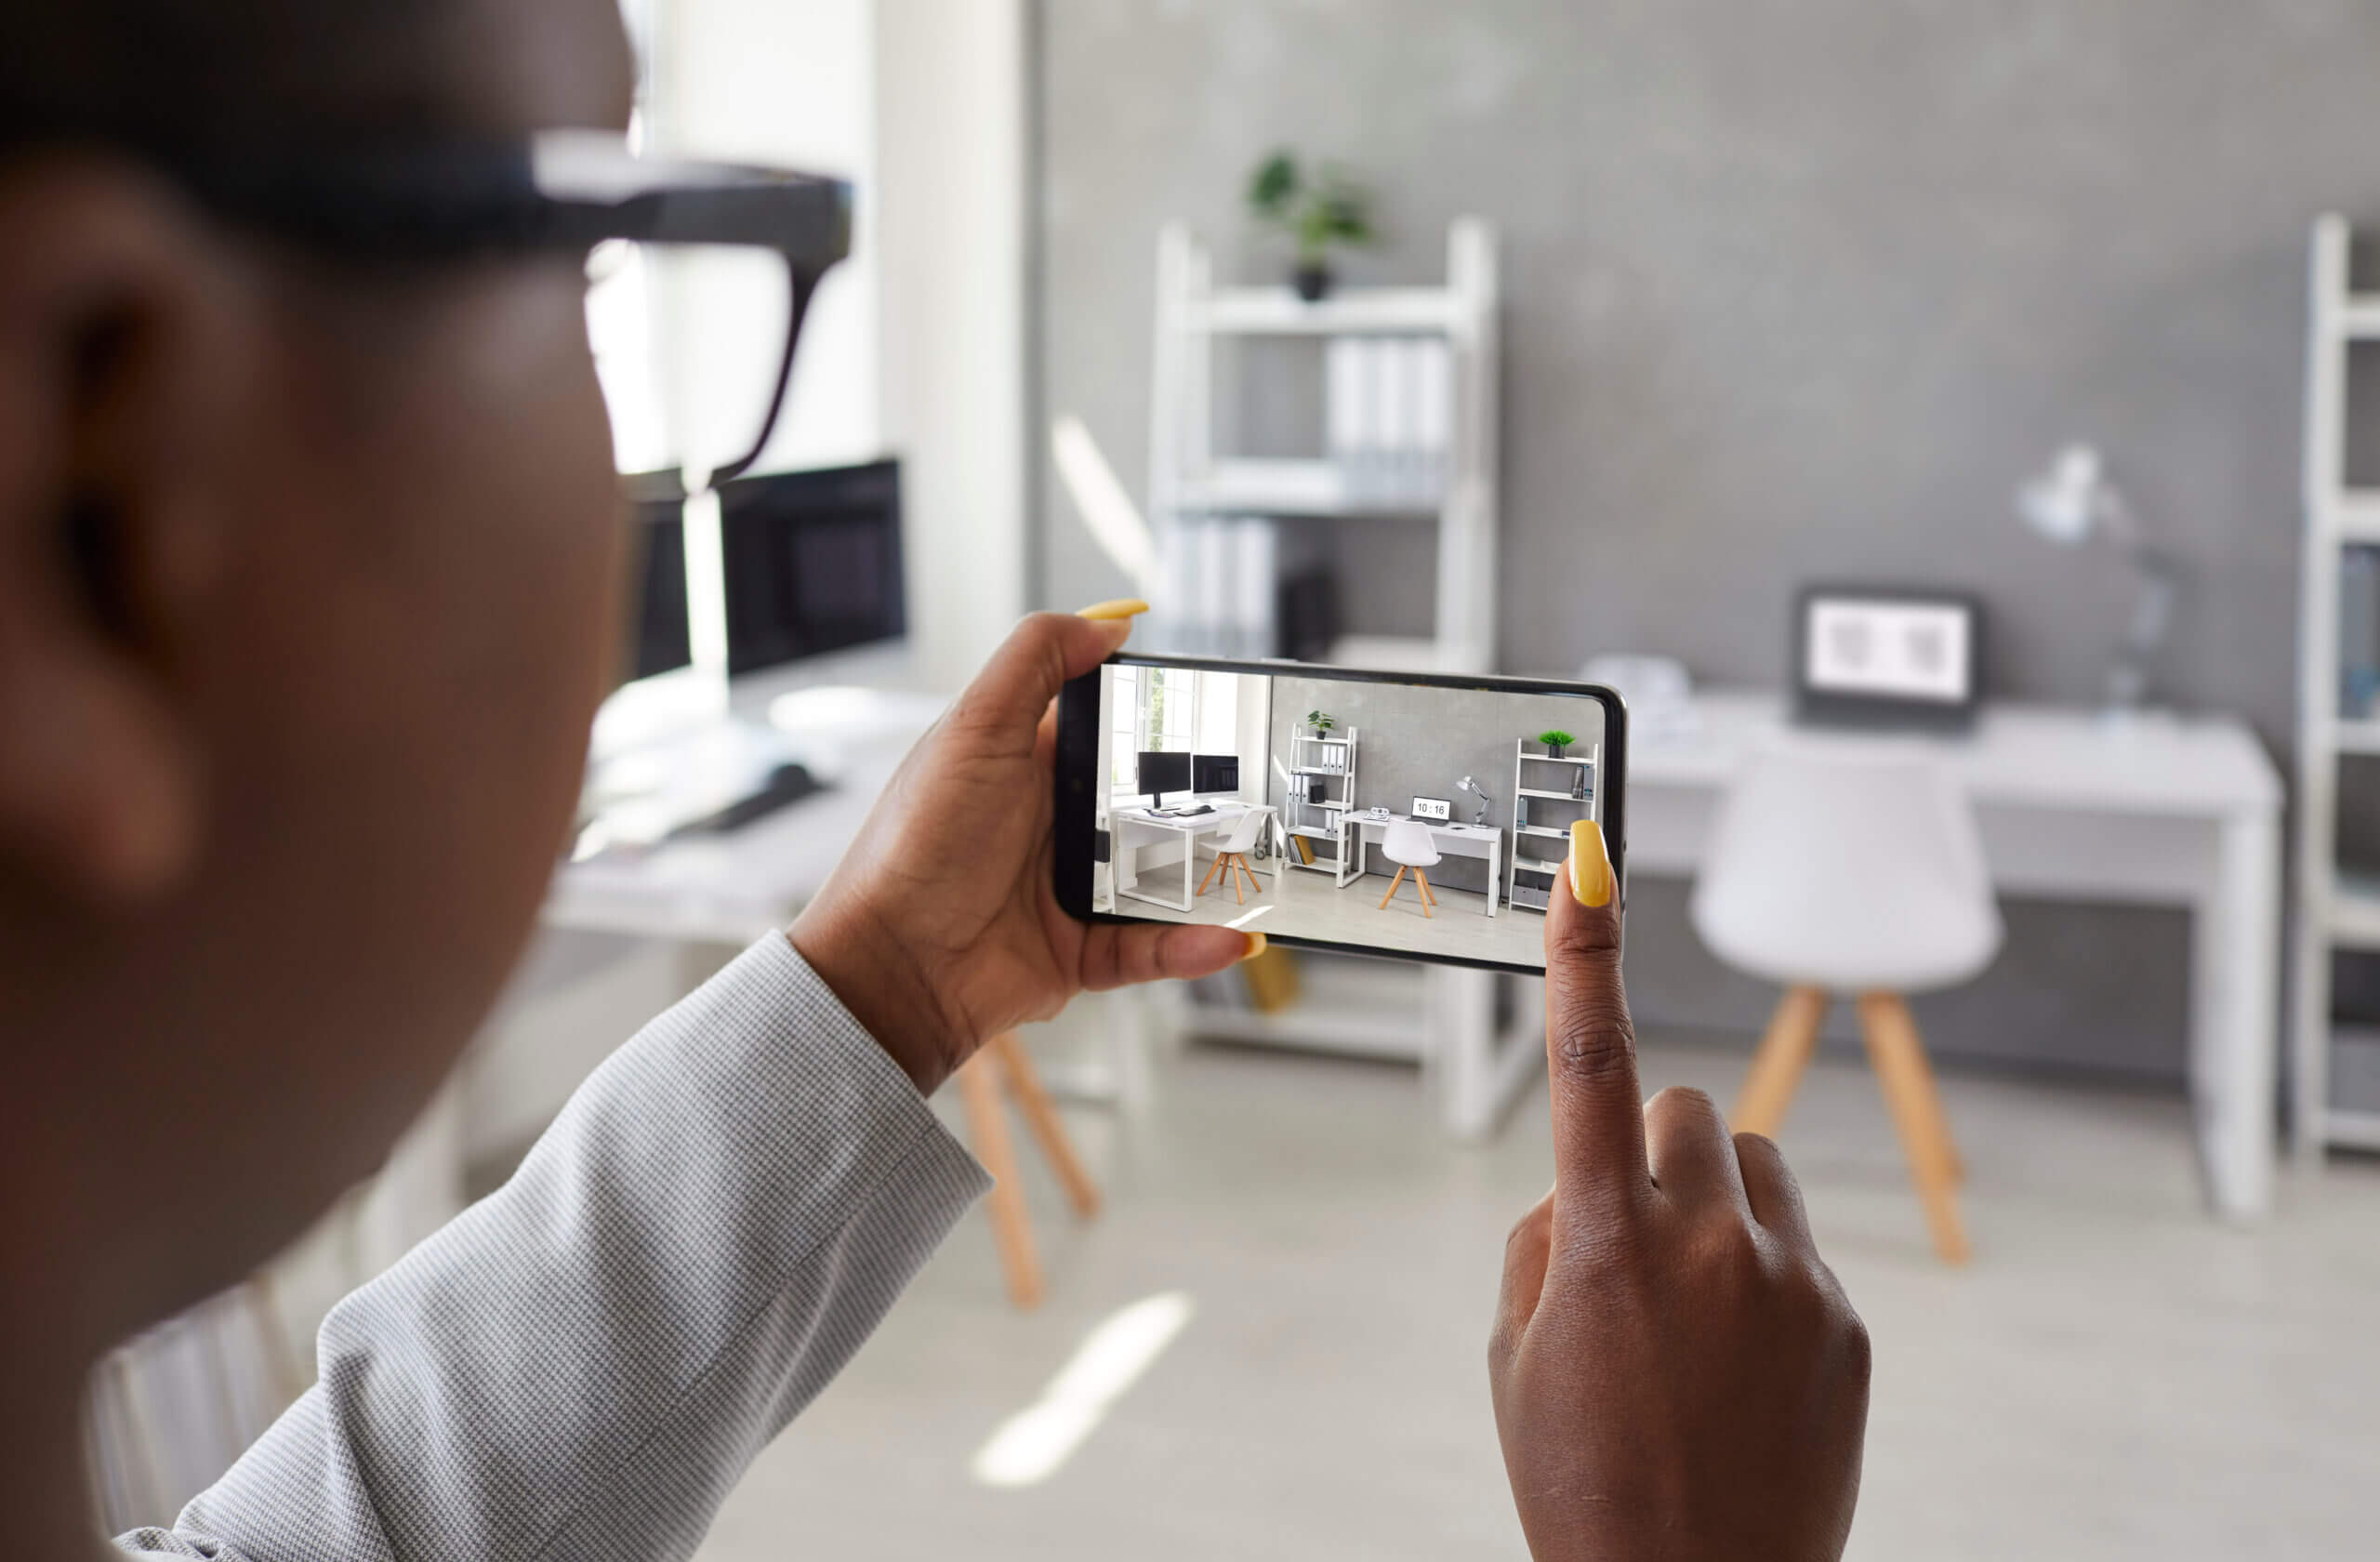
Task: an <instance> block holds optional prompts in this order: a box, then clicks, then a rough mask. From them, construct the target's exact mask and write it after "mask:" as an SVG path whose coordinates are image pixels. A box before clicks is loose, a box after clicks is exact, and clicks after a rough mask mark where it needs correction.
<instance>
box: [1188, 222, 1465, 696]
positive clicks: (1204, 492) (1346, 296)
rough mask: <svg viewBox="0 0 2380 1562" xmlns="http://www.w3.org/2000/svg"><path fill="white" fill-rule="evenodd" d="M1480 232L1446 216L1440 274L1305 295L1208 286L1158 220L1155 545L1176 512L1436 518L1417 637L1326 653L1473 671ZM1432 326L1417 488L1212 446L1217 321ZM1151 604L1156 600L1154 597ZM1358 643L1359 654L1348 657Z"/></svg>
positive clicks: (1237, 332) (1221, 333) (1348, 662)
mask: <svg viewBox="0 0 2380 1562" xmlns="http://www.w3.org/2000/svg"><path fill="white" fill-rule="evenodd" d="M1496 289H1497V284H1496V239H1495V232H1494V231H1493V230H1492V229H1491V228H1490V227H1489V226H1488V223H1487V222H1485V221H1483V220H1482V219H1480V218H1469V217H1467V218H1459V219H1457V220H1456V221H1455V222H1454V223H1453V224H1452V225H1451V226H1450V227H1449V228H1448V232H1447V285H1445V286H1444V287H1368V288H1346V289H1342V290H1341V291H1339V292H1337V293H1334V294H1332V295H1331V296H1329V298H1322V299H1320V300H1318V301H1316V302H1314V303H1308V302H1306V301H1305V300H1304V299H1302V298H1299V297H1298V296H1297V295H1296V293H1294V292H1292V291H1291V290H1290V289H1289V288H1287V287H1221V288H1219V287H1217V286H1215V285H1214V276H1213V266H1212V263H1211V261H1210V258H1209V257H1208V254H1207V251H1206V250H1205V248H1204V247H1202V246H1201V245H1199V244H1198V242H1197V240H1196V239H1194V238H1193V237H1192V236H1191V234H1190V231H1189V229H1187V228H1186V227H1184V226H1183V225H1182V224H1180V223H1171V224H1169V225H1168V226H1167V227H1166V228H1165V230H1164V232H1162V233H1160V234H1159V235H1158V239H1157V351H1156V355H1155V369H1154V378H1153V384H1152V386H1151V396H1150V403H1149V404H1150V426H1149V520H1150V524H1151V525H1152V526H1153V527H1154V528H1155V529H1156V531H1157V539H1158V549H1157V550H1158V556H1159V557H1160V558H1170V557H1172V556H1173V554H1172V552H1171V549H1170V547H1169V544H1168V540H1167V539H1168V535H1169V533H1170V530H1171V529H1172V528H1173V527H1175V526H1177V525H1178V524H1179V523H1181V521H1182V519H1183V517H1184V516H1188V515H1196V514H1232V515H1262V516H1308V517H1326V518H1338V519H1341V520H1344V521H1346V522H1348V523H1351V524H1358V525H1360V524H1363V523H1367V522H1376V521H1378V520H1380V519H1382V518H1383V517H1392V516H1407V517H1412V516H1429V517H1435V520H1436V523H1437V539H1436V560H1437V581H1436V589H1435V598H1434V602H1435V607H1434V622H1433V625H1432V630H1431V633H1430V634H1429V635H1428V636H1426V637H1401V636H1400V637H1382V636H1367V637H1363V638H1361V639H1360V640H1355V641H1352V642H1348V643H1346V644H1345V645H1342V647H1339V648H1337V649H1335V650H1334V653H1333V656H1332V659H1333V660H1334V661H1338V662H1339V663H1341V665H1342V666H1356V665H1361V666H1371V667H1379V666H1383V665H1386V666H1389V667H1390V668H1391V670H1397V671H1427V670H1439V671H1448V672H1487V671H1489V670H1491V668H1492V667H1493V665H1494V660H1495V645H1496V459H1497V457H1496V427H1497V425H1496V374H1497V370H1496ZM1406 336H1435V337H1443V338H1445V339H1446V342H1447V344H1448V349H1449V356H1450V365H1451V369H1452V385H1451V391H1452V398H1451V408H1450V411H1451V414H1452V418H1451V425H1450V427H1449V428H1448V430H1447V433H1448V448H1447V469H1446V477H1445V480H1444V482H1443V483H1440V484H1439V485H1438V491H1437V493H1436V495H1435V497H1434V498H1433V499H1430V500H1428V501H1423V500H1421V499H1417V498H1410V497H1408V498H1383V497H1382V496H1379V495H1377V494H1373V493H1369V492H1367V491H1366V489H1365V487H1364V485H1363V484H1361V483H1357V482H1356V481H1355V479H1354V474H1352V473H1351V472H1349V471H1348V470H1344V469H1342V467H1341V466H1340V465H1339V464H1338V463H1337V462H1335V461H1332V460H1330V459H1328V458H1317V459H1303V460H1299V459H1290V460H1282V459H1256V458H1250V457H1235V456H1231V455H1228V454H1219V453H1218V452H1217V451H1216V449H1215V434H1214V423H1215V376H1214V359H1215V344H1216V342H1217V340H1218V339H1219V338H1227V337H1326V338H1327V337H1406ZM1159 605H1160V607H1162V605H1163V604H1162V603H1160V604H1159ZM1359 658H1360V659H1359Z"/></svg>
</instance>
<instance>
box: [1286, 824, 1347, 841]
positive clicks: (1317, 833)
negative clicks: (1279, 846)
mask: <svg viewBox="0 0 2380 1562" xmlns="http://www.w3.org/2000/svg"><path fill="white" fill-rule="evenodd" d="M1289 833H1290V834H1291V835H1302V836H1304V837H1305V838H1306V839H1307V840H1308V841H1336V840H1338V839H1339V832H1338V831H1337V830H1336V829H1332V828H1329V827H1325V826H1322V825H1291V826H1290V827H1289Z"/></svg>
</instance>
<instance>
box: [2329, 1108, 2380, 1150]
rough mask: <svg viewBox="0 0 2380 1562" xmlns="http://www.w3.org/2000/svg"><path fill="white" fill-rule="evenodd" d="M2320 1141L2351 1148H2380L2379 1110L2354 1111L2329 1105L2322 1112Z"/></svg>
mask: <svg viewBox="0 0 2380 1562" xmlns="http://www.w3.org/2000/svg"><path fill="white" fill-rule="evenodd" d="M2321 1142H2322V1143H2323V1144H2325V1145H2346V1146H2347V1148H2349V1149H2351V1150H2380V1112H2356V1111H2350V1110H2348V1109H2347V1108H2346V1107H2343V1106H2331V1107H2326V1108H2324V1110H2323V1112H2322V1134H2321Z"/></svg>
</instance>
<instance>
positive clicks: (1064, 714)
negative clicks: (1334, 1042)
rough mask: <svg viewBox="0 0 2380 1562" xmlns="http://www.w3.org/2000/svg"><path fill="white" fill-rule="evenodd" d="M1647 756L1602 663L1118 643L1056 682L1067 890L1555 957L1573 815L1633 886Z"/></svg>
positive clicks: (1327, 933) (1289, 932)
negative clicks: (1433, 663)
mask: <svg viewBox="0 0 2380 1562" xmlns="http://www.w3.org/2000/svg"><path fill="white" fill-rule="evenodd" d="M1627 774H1628V711H1627V708H1626V706H1625V705H1623V704H1622V703H1621V701H1620V696H1619V695H1618V694H1616V693H1614V692H1613V691H1612V690H1610V689H1608V688H1605V687H1603V686H1601V685H1599V684H1593V683H1562V682H1548V681H1546V680H1542V679H1534V678H1488V677H1459V676H1452V675H1447V674H1437V673H1413V672H1361V671H1355V670H1352V669H1348V668H1316V667H1306V666H1302V665H1297V664H1292V663H1274V662H1226V661H1209V660H1203V659H1199V658H1196V657H1183V656H1140V655H1119V656H1117V657H1115V658H1114V659H1113V660H1110V661H1108V662H1106V663H1104V665H1102V666H1101V667H1099V668H1096V669H1095V670H1093V671H1091V672H1090V673H1088V674H1086V675H1084V676H1083V677H1081V678H1078V679H1076V680H1075V681H1073V682H1070V683H1068V684H1067V685H1066V687H1065V691H1064V694H1063V695H1061V696H1060V698H1059V702H1058V735H1057V777H1056V785H1057V841H1056V851H1055V853H1054V858H1055V865H1056V866H1055V872H1056V875H1057V882H1056V891H1057V897H1058V904H1059V905H1060V906H1061V907H1064V909H1065V911H1066V912H1067V914H1068V915H1070V916H1073V917H1075V918H1077V919H1078V920H1083V921H1095V922H1115V921H1145V922H1219V923H1223V924H1225V925H1228V926H1231V927H1236V928H1243V929H1247V930H1249V931H1251V932H1261V933H1264V934H1265V935H1266V936H1267V937H1268V938H1270V939H1271V940H1272V941H1273V942H1275V943H1278V944H1285V945H1290V946H1302V947H1309V948H1316V949H1336V950H1342V951H1345V952H1349V953H1355V954H1371V955H1395V956H1399V957H1402V958H1405V959H1409V960H1433V961H1436V962H1439V963H1441V964H1447V965H1465V966H1474V967H1481V968H1484V969H1487V970H1491V971H1512V972H1519V973H1527V974H1538V973H1542V972H1543V971H1544V969H1545V924H1544V920H1543V914H1544V910H1545V907H1546V903H1547V899H1548V897H1549V896H1550V895H1553V894H1556V893H1561V894H1567V893H1568V885H1567V880H1566V878H1565V876H1564V873H1565V870H1564V867H1563V861H1564V858H1565V856H1566V855H1567V853H1568V851H1569V844H1570V826H1571V823H1572V821H1574V820H1578V819H1593V820H1594V821H1595V822H1596V824H1597V825H1598V826H1600V827H1601V828H1602V831H1603V837H1604V841H1605V843H1606V850H1607V851H1608V852H1609V853H1610V854H1611V861H1612V869H1613V873H1614V877H1615V879H1616V880H1617V881H1618V883H1619V885H1620V890H1621V893H1622V894H1623V895H1624V894H1625V891H1626V885H1627V882H1628V880H1627V872H1626V866H1627V858H1626V851H1627V846H1626V842H1627V839H1628V835H1627V827H1626V826H1627V798H1626V780H1627Z"/></svg>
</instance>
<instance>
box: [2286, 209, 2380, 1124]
mask: <svg viewBox="0 0 2380 1562" xmlns="http://www.w3.org/2000/svg"><path fill="white" fill-rule="evenodd" d="M2353 242H2354V233H2353V232H2352V231H2351V230H2350V229H2349V227H2348V226H2347V219H2346V218H2342V217H2339V216H2336V215H2331V216H2326V217H2323V218H2319V219H2317V220H2316V222H2315V224H2314V234H2313V255H2312V261H2311V277H2310V280H2311V286H2312V298H2311V300H2310V307H2309V309H2308V310H2307V343H2306V436H2305V439H2306V443H2305V460H2306V477H2305V486H2306V493H2305V503H2306V546H2305V559H2304V576H2303V594H2302V597H2301V599H2300V601H2299V603H2298V629H2299V635H2300V639H2299V642H2298V658H2297V684H2298V689H2297V693H2298V712H2297V734H2298V737H2297V778H2298V787H2299V794H2298V825H2297V852H2298V855H2297V907H2296V911H2297V916H2296V927H2297V940H2296V951H2295V954H2296V960H2297V971H2296V991H2295V993H2294V995H2293V996H2294V1003H2293V1005H2292V1014H2291V1026H2292V1029H2293V1032H2294V1034H2293V1036H2292V1039H2291V1041H2292V1053H2293V1061H2294V1101H2293V1104H2292V1110H2291V1112H2290V1128H2291V1132H2292V1134H2293V1136H2294V1141H2295V1144H2296V1147H2297V1150H2298V1153H2299V1154H2300V1155H2301V1156H2305V1157H2318V1156H2320V1155H2321V1151H2322V1149H2323V1148H2324V1147H2325V1146H2327V1145H2354V1146H2359V1147H2361V1148H2365V1149H2380V1111H2372V1110H2360V1111H2359V1110H2347V1109H2343V1108H2341V1107H2339V1106H2336V1105H2333V1103H2332V1099H2331V1074H2332V1067H2331V1066H2332V1061H2333V1059H2332V1052H2333V1048H2334V1045H2335V1044H2336V1042H2337V1041H2338V1039H2340V1037H2341V1033H2343V1032H2345V1031H2347V1029H2349V1028H2350V1027H2346V1026H2338V1025H2336V1024H2334V1021H2333V1020H2332V1018H2331V956H2332V953H2333V952H2334V950H2337V949H2366V950H2374V951H2380V882H2375V881H2373V880H2369V879H2362V878H2359V877H2357V876H2354V875H2349V874H2346V873H2343V872H2342V871H2341V870H2340V867H2339V863H2338V788H2339V760H2340V757H2341V756H2342V755H2348V754H2380V719H2374V718H2373V716H2372V715H2370V714H2368V713H2364V712H2356V713H2354V714H2352V715H2350V714H2349V713H2347V711H2346V710H2345V709H2344V708H2343V700H2342V691H2341V688H2340V682H2341V680H2340V676H2339V669H2340V665H2341V662H2342V660H2343V659H2344V657H2343V652H2344V649H2345V647H2344V646H2343V645H2342V644H2341V641H2340V624H2339V618H2340V594H2341V568H2340V566H2341V563H2342V562H2343V557H2344V555H2345V553H2346V550H2347V549H2350V548H2373V547H2380V490H2373V489H2356V488H2350V487H2348V486H2347V355H2348V351H2349V350H2350V348H2351V347H2352V345H2353V344H2354V343H2356V342H2359V341H2365V342H2371V341H2380V294H2371V293H2364V294H2359V293H2357V292H2355V291H2354V289H2353V285H2352V282H2351V278H2350V272H2349V267H2348V261H2349V258H2350V256H2349V251H2350V247H2351V245H2352V244H2353ZM2363 649H2364V650H2365V652H2367V653H2369V651H2370V650H2371V648H2370V647H2365V648H2363ZM2367 1035H2368V1033H2367Z"/></svg>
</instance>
